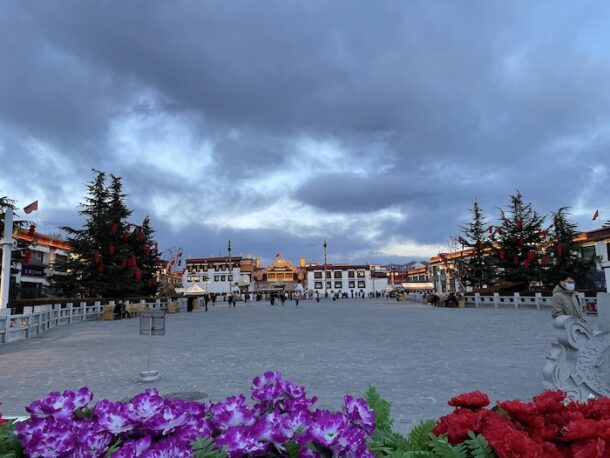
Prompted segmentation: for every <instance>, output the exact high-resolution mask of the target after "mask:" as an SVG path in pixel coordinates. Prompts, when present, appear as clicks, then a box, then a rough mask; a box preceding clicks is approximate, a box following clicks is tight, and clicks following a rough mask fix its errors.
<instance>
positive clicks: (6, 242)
mask: <svg viewBox="0 0 610 458" xmlns="http://www.w3.org/2000/svg"><path fill="white" fill-rule="evenodd" d="M0 246H2V273H1V276H0V314H2V310H3V309H5V308H6V307H7V306H8V298H9V294H8V292H9V287H10V284H11V253H12V251H13V209H12V208H7V209H6V213H5V214H4V237H3V238H2V240H1V241H0Z"/></svg>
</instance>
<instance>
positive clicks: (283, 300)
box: [280, 293, 286, 305]
mask: <svg viewBox="0 0 610 458" xmlns="http://www.w3.org/2000/svg"><path fill="white" fill-rule="evenodd" d="M280 301H281V302H282V305H286V295H285V294H284V293H282V294H281V295H280Z"/></svg>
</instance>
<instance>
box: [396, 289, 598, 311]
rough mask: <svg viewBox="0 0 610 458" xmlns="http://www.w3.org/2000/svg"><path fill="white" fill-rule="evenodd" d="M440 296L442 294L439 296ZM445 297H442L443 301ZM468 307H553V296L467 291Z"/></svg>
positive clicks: (419, 296)
mask: <svg viewBox="0 0 610 458" xmlns="http://www.w3.org/2000/svg"><path fill="white" fill-rule="evenodd" d="M577 294H578V296H579V298H580V303H581V304H582V305H583V307H584V306H585V305H586V304H587V303H588V302H589V301H595V298H588V297H585V294H584V293H577ZM408 297H409V300H411V301H415V302H421V301H422V299H423V294H409V295H408ZM439 297H440V296H439ZM443 299H444V297H441V301H442V300H443ZM464 299H465V302H466V304H465V305H466V307H475V308H479V307H492V308H515V309H519V308H535V309H537V310H541V309H543V308H552V307H553V305H552V303H551V299H552V298H551V296H543V295H542V294H541V293H535V294H534V296H521V295H520V294H519V293H514V294H512V295H510V296H501V295H500V293H493V294H490V295H483V294H480V293H474V294H472V293H467V294H466V295H465V296H464Z"/></svg>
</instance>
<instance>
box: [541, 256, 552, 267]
mask: <svg viewBox="0 0 610 458" xmlns="http://www.w3.org/2000/svg"><path fill="white" fill-rule="evenodd" d="M540 262H541V263H542V265H543V266H548V265H549V264H550V263H551V262H550V261H549V258H547V257H546V256H544V257H543V258H542V259H541V260H540Z"/></svg>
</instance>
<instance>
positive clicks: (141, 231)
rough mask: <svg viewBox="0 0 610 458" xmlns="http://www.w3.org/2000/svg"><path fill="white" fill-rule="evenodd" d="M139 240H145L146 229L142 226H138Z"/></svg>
mask: <svg viewBox="0 0 610 458" xmlns="http://www.w3.org/2000/svg"><path fill="white" fill-rule="evenodd" d="M138 240H144V231H143V230H142V228H141V227H139V228H138Z"/></svg>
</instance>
